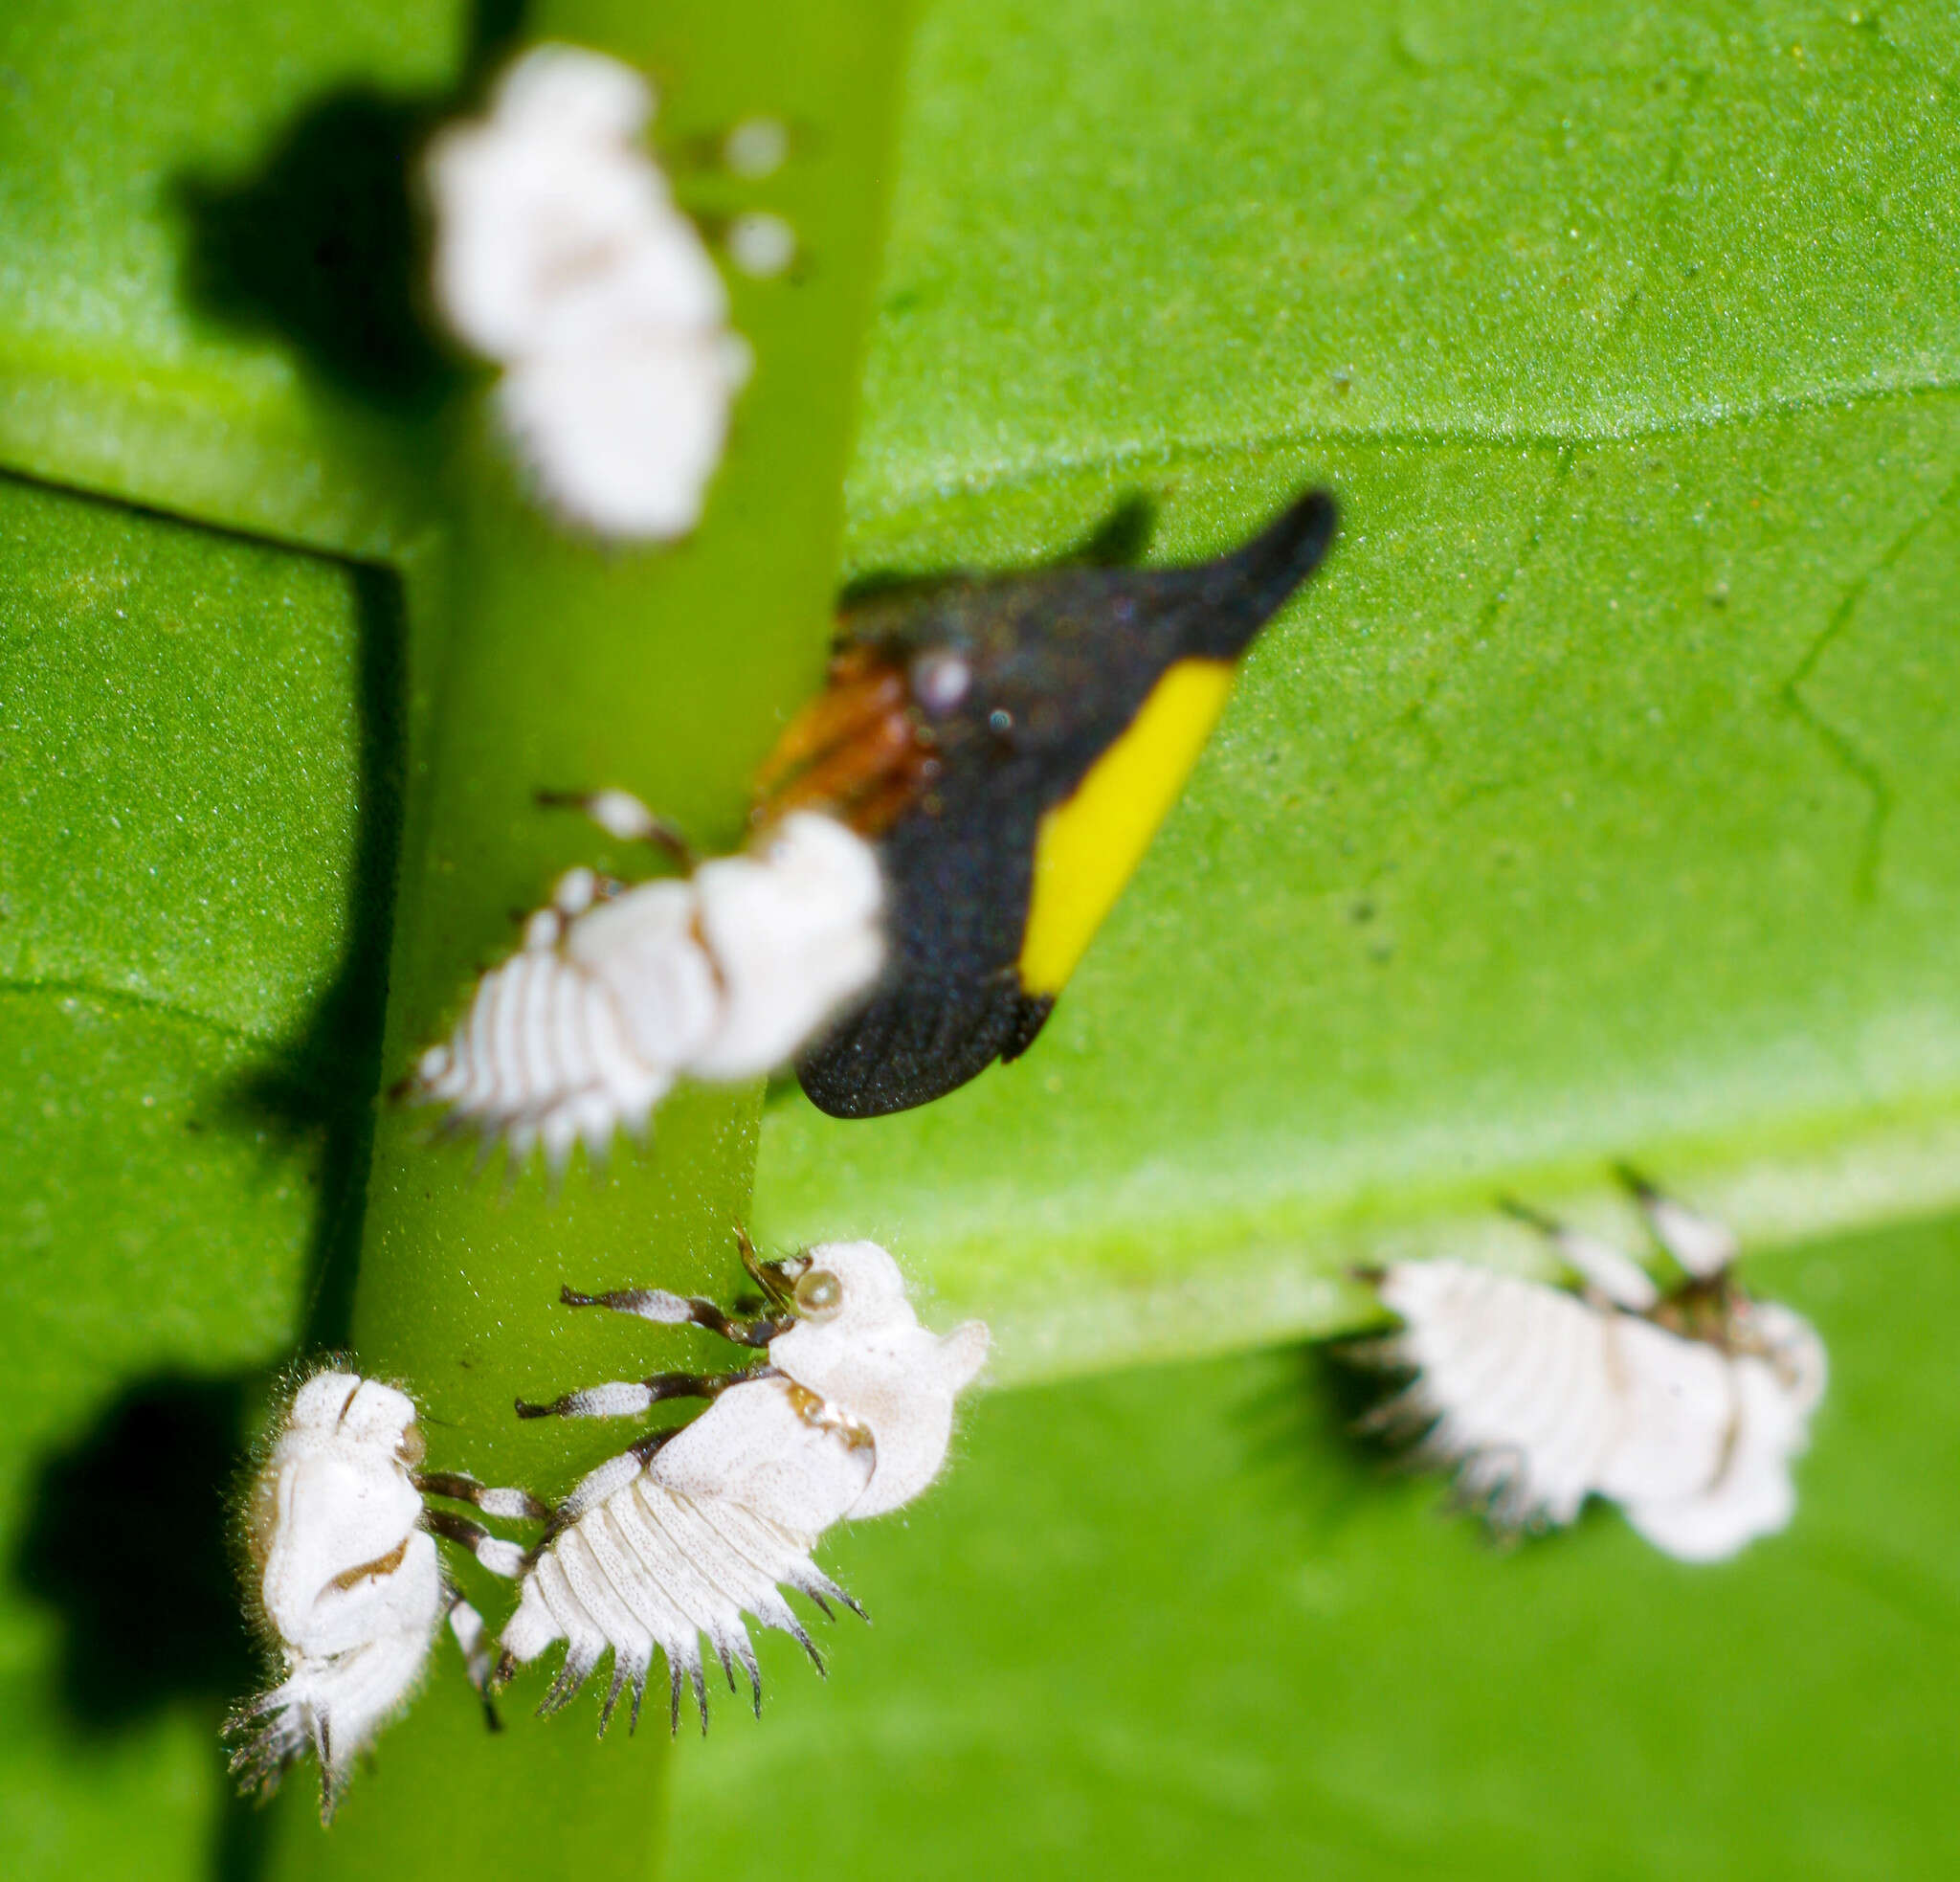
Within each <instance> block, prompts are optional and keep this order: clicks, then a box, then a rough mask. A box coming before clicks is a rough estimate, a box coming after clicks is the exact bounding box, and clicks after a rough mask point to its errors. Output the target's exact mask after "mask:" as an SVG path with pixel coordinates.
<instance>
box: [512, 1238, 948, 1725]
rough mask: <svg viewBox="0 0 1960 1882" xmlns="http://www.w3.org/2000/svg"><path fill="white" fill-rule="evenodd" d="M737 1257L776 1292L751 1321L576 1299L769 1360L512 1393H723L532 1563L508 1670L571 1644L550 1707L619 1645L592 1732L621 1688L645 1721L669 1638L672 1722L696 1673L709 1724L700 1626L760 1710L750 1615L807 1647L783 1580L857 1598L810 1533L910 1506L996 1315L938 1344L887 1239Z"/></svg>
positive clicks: (595, 1493)
mask: <svg viewBox="0 0 1960 1882" xmlns="http://www.w3.org/2000/svg"><path fill="white" fill-rule="evenodd" d="M743 1254H744V1260H745V1262H746V1263H747V1265H748V1267H749V1271H750V1273H751V1274H752V1275H753V1276H754V1278H755V1280H756V1282H757V1283H758V1285H759V1286H760V1287H761V1288H762V1289H763V1292H764V1295H765V1297H766V1311H765V1314H764V1317H762V1318H761V1319H758V1320H754V1321H747V1322H743V1321H735V1320H730V1319H729V1318H728V1317H727V1316H726V1315H725V1314H724V1313H723V1312H722V1311H721V1310H720V1309H719V1308H717V1307H715V1306H714V1305H713V1304H712V1303H711V1302H708V1301H704V1300H690V1299H684V1298H683V1297H681V1296H680V1295H678V1294H671V1293H667V1292H664V1291H662V1290H661V1289H658V1288H635V1289H629V1290H625V1291H621V1292H616V1293H606V1294H592V1295H588V1294H574V1293H571V1292H569V1291H568V1292H567V1294H566V1296H565V1298H566V1301H567V1303H568V1305H571V1306H578V1307H607V1308H611V1309H612V1310H613V1311H616V1312H621V1313H633V1314H637V1315H639V1316H640V1317H641V1318H643V1319H648V1320H655V1321H659V1322H661V1323H663V1324H667V1325H681V1324H693V1325H695V1326H700V1327H705V1328H708V1329H710V1330H711V1331H713V1332H715V1333H720V1334H722V1335H723V1336H724V1338H727V1339H729V1340H731V1341H733V1342H734V1343H736V1344H738V1345H742V1346H746V1347H750V1348H761V1349H765V1350H766V1353H767V1363H766V1364H761V1365H756V1366H751V1367H749V1368H747V1369H746V1370H744V1371H741V1372H735V1373H730V1374H724V1375H722V1376H719V1377H713V1378H701V1377H697V1376H694V1375H691V1374H673V1373H665V1374H658V1375H656V1376H655V1377H654V1378H648V1379H644V1380H639V1381H636V1382H632V1383H619V1384H612V1385H599V1386H593V1387H590V1388H589V1389H587V1390H585V1391H582V1392H573V1393H570V1394H568V1395H567V1396H566V1397H564V1398H562V1399H559V1400H556V1401H555V1402H553V1403H551V1404H546V1405H524V1404H522V1403H521V1404H520V1405H519V1407H518V1409H519V1412H520V1414H521V1415H523V1416H527V1417H564V1418H616V1417H625V1416H629V1415H633V1414H635V1413H640V1412H644V1411H646V1410H647V1409H648V1408H650V1407H651V1406H652V1405H654V1404H657V1403H658V1402H659V1401H660V1400H665V1399H671V1398H679V1397H686V1396H692V1397H702V1398H706V1399H709V1400H712V1402H711V1403H710V1404H709V1406H708V1408H707V1410H706V1411H704V1412H702V1415H701V1416H700V1417H699V1418H697V1419H696V1420H694V1422H693V1423H689V1424H684V1425H682V1426H680V1427H679V1430H678V1431H677V1430H665V1431H657V1432H654V1433H653V1434H651V1435H650V1436H649V1437H647V1438H645V1439H643V1440H642V1441H641V1442H640V1443H639V1444H637V1445H634V1446H633V1448H632V1449H631V1450H628V1451H626V1452H625V1453H623V1454H622V1455H621V1456H618V1457H615V1458H613V1459H612V1461H611V1462H610V1463H607V1464H603V1465H601V1466H600V1467H599V1468H597V1469H596V1470H594V1471H592V1472H591V1473H590V1475H589V1476H587V1477H586V1479H585V1480H584V1481H583V1482H582V1483H581V1484H579V1486H578V1487H577V1489H575V1490H573V1491H572V1493H571V1495H570V1496H569V1497H568V1499H567V1500H566V1502H565V1503H564V1505H563V1506H562V1507H561V1508H559V1509H558V1510H556V1511H555V1512H553V1513H552V1517H551V1526H550V1529H549V1531H548V1532H547V1534H546V1537H545V1540H544V1541H543V1542H542V1543H541V1544H540V1545H539V1546H538V1547H537V1548H536V1549H534V1550H533V1551H532V1552H531V1553H530V1555H529V1556H528V1557H526V1558H525V1565H524V1568H523V1579H522V1585H521V1587H520V1590H519V1599H518V1607H517V1613H516V1615H515V1616H514V1617H513V1618H512V1620H511V1622H510V1624H509V1625H507V1626H506V1627H505V1628H504V1630H503V1634H502V1638H501V1647H502V1649H503V1656H502V1662H501V1666H500V1668H499V1672H498V1676H499V1678H500V1680H501V1678H503V1677H505V1676H506V1675H508V1673H510V1672H511V1671H512V1670H513V1669H515V1668H516V1667H518V1666H522V1665H524V1664H526V1663H528V1662H530V1661H532V1660H535V1659H537V1658H538V1657H539V1655H541V1654H542V1653H544V1652H545V1651H546V1649H547V1648H548V1647H551V1646H552V1645H553V1644H554V1643H556V1642H558V1641H564V1642H565V1643H566V1650H565V1664H564V1666H563V1667H562V1668H561V1669H560V1670H559V1673H558V1677H557V1679H556V1681H555V1682H554V1683H553V1685H552V1687H551V1690H550V1692H549V1694H548V1695H547V1697H546V1701H545V1704H544V1708H543V1710H545V1711H546V1712H551V1711H555V1710H556V1709H557V1708H558V1707H560V1706H562V1705H563V1704H565V1702H566V1701H567V1700H568V1698H570V1696H571V1695H572V1694H573V1693H574V1692H577V1691H578V1689H579V1688H580V1687H581V1686H582V1685H583V1684H584V1683H585V1681H586V1680H587V1678H588V1677H589V1676H590V1674H591V1672H592V1670H593V1669H594V1668H595V1667H597V1665H598V1664H599V1662H600V1661H601V1660H602V1659H603V1658H604V1657H605V1655H606V1654H607V1653H608V1652H610V1653H611V1654H612V1685H611V1689H610V1690H609V1692H608V1693H607V1696H606V1701H605V1705H604V1708H603V1710H602V1712H601V1714H600V1730H601V1731H603V1730H604V1729H605V1726H606V1722H607V1720H608V1719H610V1717H611V1716H612V1709H613V1707H614V1705H615V1704H616V1703H617V1701H618V1699H619V1696H620V1694H621V1693H622V1692H627V1691H630V1692H631V1693H632V1699H633V1716H634V1718H635V1721H636V1720H637V1718H638V1714H639V1706H640V1699H641V1695H642V1693H643V1692H644V1690H645V1687H646V1683H647V1676H648V1672H649V1670H650V1669H651V1668H652V1665H653V1660H654V1655H655V1653H656V1651H658V1652H659V1653H660V1654H662V1655H663V1656H664V1657H665V1659H666V1662H667V1672H668V1686H669V1705H670V1720H671V1722H672V1723H673V1724H674V1726H675V1727H676V1728H677V1729H678V1727H679V1717H680V1694H681V1689H682V1683H683V1680H685V1681H687V1682H690V1683H691V1684H692V1685H693V1688H694V1692H695V1703H696V1708H697V1710H698V1711H699V1713H700V1714H701V1720H702V1729H703V1730H705V1729H706V1725H707V1689H706V1684H705V1680H704V1678H703V1674H702V1650H701V1636H702V1634H705V1635H706V1636H707V1638H708V1643H709V1645H710V1647H712V1648H713V1650H714V1653H715V1656H716V1657H717V1658H718V1659H719V1660H720V1662H721V1664H722V1668H723V1670H724V1672H725V1673H726V1675H727V1678H728V1682H729V1686H730V1688H731V1690H732V1689H733V1687H734V1684H735V1671H734V1669H735V1664H736V1663H737V1662H738V1661H739V1662H740V1663H741V1665H742V1667H743V1668H744V1669H745V1670H746V1673H747V1675H748V1680H749V1684H750V1687H751V1690H752V1692H753V1696H754V1701H755V1705H756V1707H757V1709H758V1710H760V1708H761V1704H762V1676H761V1672H760V1670H759V1669H758V1668H757V1665H756V1660H755V1652H754V1648H753V1647H752V1646H751V1645H750V1642H749V1638H748V1633H747V1628H746V1624H745V1623H744V1620H743V1615H744V1613H745V1612H746V1613H748V1614H752V1615H753V1616H754V1617H755V1618H756V1620H757V1621H759V1622H760V1623H761V1624H763V1625H764V1626H766V1627H775V1628H779V1629H780V1630H781V1631H783V1632H785V1633H788V1634H791V1635H793V1636H794V1637H795V1639H797V1640H798V1641H800V1642H801V1643H802V1645H803V1646H804V1647H805V1648H806V1649H808V1650H809V1651H810V1653H811V1655H812V1657H813V1658H815V1648H814V1647H813V1646H812V1644H811V1642H810V1638H809V1636H808V1635H807V1634H806V1633H805V1631H804V1629H803V1626H802V1624H801V1623H800V1622H799V1621H798V1620H797V1618H796V1616H795V1614H794V1612H793V1611H792V1610H791V1606H790V1604H789V1602H787V1601H786V1600H785V1599H784V1598H783V1596H782V1594H781V1593H780V1592H778V1590H779V1589H780V1588H791V1589H795V1590H796V1591H798V1592H799V1593H801V1594H804V1595H806V1596H808V1597H809V1598H810V1599H811V1600H813V1601H814V1602H816V1603H817V1604H818V1605H819V1606H824V1608H825V1611H826V1612H828V1611H829V1609H828V1607H827V1605H826V1603H827V1602H828V1601H830V1600H838V1601H842V1602H846V1603H848V1604H849V1605H851V1606H853V1607H855V1606H856V1605H857V1603H856V1602H852V1601H851V1598H850V1597H849V1596H848V1595H847V1594H845V1593H844V1591H843V1590H842V1589H841V1588H839V1587H838V1586H837V1585H836V1584H835V1582H834V1581H833V1580H831V1579H830V1578H829V1577H828V1576H827V1575H825V1574H823V1573H822V1571H821V1570H819V1569H818V1568H817V1567H816V1566H815V1564H814V1563H813V1561H812V1559H811V1556H812V1552H813V1550H814V1549H815V1547H816V1544H817V1541H818V1539H819V1538H820V1537H821V1536H822V1535H823V1533H824V1531H825V1530H827V1529H829V1528H830V1527H831V1525H832V1524H834V1523H837V1522H841V1521H842V1520H843V1519H844V1518H845V1517H847V1516H850V1517H857V1516H875V1515H880V1514H882V1513H883V1512H886V1511H888V1510H896V1509H898V1508H900V1507H901V1506H902V1505H903V1504H906V1503H909V1502H911V1500H912V1499H913V1498H914V1497H916V1496H918V1495H919V1494H920V1493H921V1492H922V1491H923V1490H924V1489H925V1488H926V1487H927V1485H929V1484H930V1483H931V1482H932V1480H933V1479H934V1478H935V1477H936V1476H937V1475H938V1474H939V1471H940V1468H941V1467H942V1466H943V1465H944V1463H945V1461H946V1453H947V1444H948V1442H949V1441H950V1439H951V1435H952V1417H953V1400H954V1399H955V1397H956V1396H957V1395H958V1394H959V1393H960V1392H961V1391H962V1390H963V1389H964V1388H965V1387H966V1386H967V1385H968V1384H969V1383H970V1382H971V1381H972V1379H973V1378H974V1376H975V1375H976V1374H977V1373H978V1372H979V1370H980V1367H981V1365H982V1364H983V1363H984V1361H985V1359H986V1357H987V1329H986V1327H985V1326H983V1325H982V1324H981V1323H980V1322H979V1321H977V1320H973V1321H969V1322H968V1323H967V1324H966V1325H965V1326H962V1327H960V1328H958V1329H956V1330H955V1331H954V1332H952V1333H948V1334H947V1335H945V1336H944V1337H941V1336H940V1335H938V1334H936V1333H931V1332H930V1331H928V1330H927V1329H926V1328H924V1327H922V1326H921V1325H920V1324H919V1322H918V1319H917V1317H916V1316H915V1314H914V1313H913V1311H912V1306H911V1303H910V1302H909V1301H908V1300H907V1299H906V1296H905V1284H904V1278H903V1276H902V1274H901V1273H900V1271H899V1266H898V1264H897V1263H896V1262H895V1261H893V1260H892V1258H891V1256H890V1255H888V1254H887V1253H886V1252H885V1251H884V1249H882V1248H880V1246H878V1244H877V1243H872V1242H842V1243H826V1244H824V1245H821V1246H818V1247H813V1248H812V1249H810V1250H809V1251H808V1252H807V1253H805V1254H802V1255H799V1256H796V1257H794V1258H793V1259H791V1260H790V1261H786V1262H776V1263H762V1262H757V1261H756V1260H755V1259H754V1257H753V1253H752V1251H751V1250H750V1249H749V1248H748V1247H747V1245H746V1242H745V1243H744V1247H743ZM490 1494H493V1495H494V1494H506V1495H507V1494H508V1492H491V1493H490ZM485 1507H489V1506H488V1505H486V1506H485ZM503 1546H505V1547H508V1545H507V1544H505V1545H503ZM490 1565H491V1566H492V1567H495V1566H497V1564H496V1563H495V1562H492V1563H491V1564H490ZM817 1665H818V1668H819V1669H821V1667H822V1662H821V1661H820V1660H819V1661H817Z"/></svg>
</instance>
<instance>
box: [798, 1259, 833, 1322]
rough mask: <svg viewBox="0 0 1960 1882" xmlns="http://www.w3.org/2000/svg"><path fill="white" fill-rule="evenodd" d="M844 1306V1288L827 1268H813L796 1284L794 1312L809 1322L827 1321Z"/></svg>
mask: <svg viewBox="0 0 1960 1882" xmlns="http://www.w3.org/2000/svg"><path fill="white" fill-rule="evenodd" d="M843 1304H844V1286H843V1283H842V1282H840V1281H839V1280H838V1279H837V1277H836V1276H835V1274H833V1273H832V1272H831V1271H830V1269H829V1268H827V1267H813V1268H812V1269H811V1270H810V1272H809V1273H808V1274H806V1275H805V1276H804V1277H803V1279H802V1280H800V1281H799V1282H797V1284H796V1311H798V1312H799V1313H801V1314H803V1315H804V1316H805V1318H807V1319H811V1320H828V1319H829V1318H830V1316H831V1315H832V1314H833V1313H835V1311H837V1309H838V1308H840V1307H842V1306H843Z"/></svg>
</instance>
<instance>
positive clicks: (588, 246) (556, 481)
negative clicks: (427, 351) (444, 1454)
mask: <svg viewBox="0 0 1960 1882" xmlns="http://www.w3.org/2000/svg"><path fill="white" fill-rule="evenodd" d="M653 111H654V96H653V92H652V90H651V88H650V87H649V86H648V85H647V82H646V80H645V79H644V78H641V77H640V75H639V74H638V73H636V72H635V71H634V70H633V69H632V68H631V67H629V66H626V65H622V64H621V63H619V61H618V60H616V59H612V58H608V57H607V56H604V55H603V54H600V53H594V52H590V51H588V50H585V49H583V48H581V47H576V46H564V45H544V46H539V47H537V48H535V49H534V50H532V51H531V52H528V53H526V54H525V55H524V56H523V57H522V58H520V59H519V60H518V61H517V63H516V64H515V65H513V66H512V67H511V68H510V70H509V71H508V72H507V73H506V74H505V75H504V78H503V79H502V81H501V83H500V84H499V86H498V88H497V90H496V93H495V94H494V96H493V97H492V100H491V105H490V111H489V115H488V116H487V117H485V118H483V119H480V120H477V121H474V122H471V123H463V124H458V125H455V126H453V127H452V128H450V129H448V130H445V131H443V132H442V133H441V134H440V135H439V136H437V137H436V138H435V139H434V142H433V143H432V144H431V146H430V148H429V155H428V160H427V165H426V176H427V181H428V190H429V197H430V202H431V205H432V208H433V211H434V231H435V251H434V299H435V303H436V306H437V308H438V309H439V310H440V312H441V314H442V316H443V318H444V319H445V320H446V321H447V322H448V323H449V325H450V326H451V328H452V329H453V330H454V331H455V333H456V334H457V338H459V339H460V340H462V341H463V342H464V343H465V344H466V345H467V346H469V347H473V348H475V349H476V350H477V351H478V352H480V353H482V354H483V355H485V356H486V357H487V358H489V359H492V360H495V361H496V362H498V364H500V365H501V367H502V368H503V376H502V378H501V381H500V383H499V385H498V389H497V392H496V408H497V413H498V416H499V419H500V421H501V424H502V426H503V428H504V430H505V431H506V432H507V433H508V435H509V436H510V437H511V439H512V441H513V442H514V444H515V445H516V447H517V449H518V452H519V454H520V456H521V457H522V458H523V459H524V461H525V462H526V463H527V464H528V465H529V466H530V468H531V471H532V473H533V475H534V476H535V478H536V480H537V482H538V485H539V487H540V489H541V490H542V492H543V494H544V496H545V497H546V501H547V502H549V503H550V504H552V505H553V506H554V507H556V508H557V509H558V510H559V511H561V512H562V513H563V514H564V515H565V516H566V517H567V518H568V519H569V520H571V521H572V522H575V523H577V524H580V525H582V526H584V527H588V528H590V529H592V530H595V531H597V532H598V533H600V534H602V535H607V536H614V537H622V538H635V539H651V540H669V539H672V538H674V537H677V536H682V535H685V534H686V533H687V532H688V531H689V530H690V529H692V528H693V527H694V526H695V525H696V523H698V522H699V521H700V520H701V510H702V493H703V491H704V489H705V487H706V484H707V482H708V479H709V478H710V477H711V476H712V475H713V473H714V470H715V466H716V465H717V464H718V463H719V462H720V461H721V458H722V451H723V447H724V442H725V440H726V437H727V429H728V407H729V402H730V401H731V399H732V398H733V396H734V394H735V393H736V392H738V391H739V390H740V389H741V387H742V385H743V383H744V381H745V380H746V377H747V375H748V370H749V354H748V349H747V347H746V345H745V344H744V343H743V341H742V340H741V339H740V338H739V337H737V336H736V335H735V334H733V333H731V332H730V331H729V328H728V304H727V295H726V292H725V290H724V287H723V285H722V280H721V277H720V276H719V275H718V274H717V273H716V272H715V267H714V263H713V262H712V261H711V260H710V259H709V258H708V253H707V249H706V247H705V246H704V245H703V243H702V238H701V235H700V234H699V233H698V232H697V231H696V229H695V226H694V224H693V223H692V222H691V221H689V220H688V218H687V217H686V216H685V215H684V214H682V213H681V212H680V211H679V209H677V208H676V207H675V205H674V203H673V200H672V199H671V197H670V196H669V194H668V191H667V184H666V179H665V177H664V176H663V175H662V174H661V172H660V169H659V167H658V166H657V164H656V163H655V162H654V160H653V158H652V157H651V156H650V155H649V154H648V152H647V149H646V146H645V143H644V138H645V134H646V127H647V124H648V122H649V121H650V120H651V118H652V116H653Z"/></svg>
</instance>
